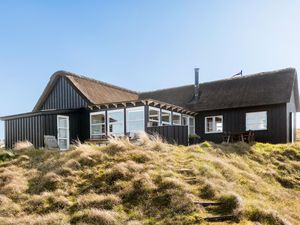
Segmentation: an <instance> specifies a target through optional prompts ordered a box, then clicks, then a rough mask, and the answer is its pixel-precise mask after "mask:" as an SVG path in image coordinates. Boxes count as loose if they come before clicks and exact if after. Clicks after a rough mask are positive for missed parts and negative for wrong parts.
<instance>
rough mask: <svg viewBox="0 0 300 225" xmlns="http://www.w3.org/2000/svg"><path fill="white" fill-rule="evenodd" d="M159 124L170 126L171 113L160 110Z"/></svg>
mask: <svg viewBox="0 0 300 225" xmlns="http://www.w3.org/2000/svg"><path fill="white" fill-rule="evenodd" d="M161 124H162V125H163V126H165V125H171V112H170V111H167V110H161Z"/></svg>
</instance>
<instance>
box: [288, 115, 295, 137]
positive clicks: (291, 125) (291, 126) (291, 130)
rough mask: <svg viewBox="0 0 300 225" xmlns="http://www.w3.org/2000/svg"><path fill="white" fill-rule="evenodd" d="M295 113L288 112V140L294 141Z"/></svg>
mask: <svg viewBox="0 0 300 225" xmlns="http://www.w3.org/2000/svg"><path fill="white" fill-rule="evenodd" d="M294 117H295V114H294V113H292V112H290V113H289V142H292V143H294V142H295V118H294Z"/></svg>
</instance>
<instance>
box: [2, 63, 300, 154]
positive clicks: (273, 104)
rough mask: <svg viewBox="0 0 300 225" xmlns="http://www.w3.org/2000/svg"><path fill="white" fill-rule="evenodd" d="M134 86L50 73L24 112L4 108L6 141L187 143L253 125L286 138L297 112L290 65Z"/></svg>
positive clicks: (264, 138)
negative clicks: (150, 139) (157, 86)
mask: <svg viewBox="0 0 300 225" xmlns="http://www.w3.org/2000/svg"><path fill="white" fill-rule="evenodd" d="M198 73H199V71H198V69H195V83H194V85H187V86H181V87H175V88H168V89H162V90H157V91H151V92H141V93H139V92H135V91H131V90H128V89H125V88H121V87H118V86H114V85H111V84H108V83H104V82H101V81H97V80H94V79H90V78H87V77H84V76H80V75H76V74H74V73H70V72H66V71H58V72H56V73H54V74H53V75H52V77H51V79H50V81H49V83H48V85H47V87H46V88H45V90H44V92H43V93H42V95H41V97H40V98H39V100H38V102H37V104H36V105H35V107H34V109H33V111H32V112H30V113H24V114H19V115H11V116H5V117H2V118H1V119H2V120H4V121H5V146H6V148H12V147H13V145H14V143H16V142H17V141H22V140H29V141H31V142H32V143H33V144H34V145H35V146H36V147H37V148H40V147H43V146H44V136H45V135H52V136H55V137H56V138H57V140H58V143H59V147H60V149H62V150H65V149H68V148H69V144H70V143H71V142H72V141H74V140H76V139H80V140H81V141H85V140H98V139H102V138H104V137H106V136H109V135H113V136H123V135H129V136H134V135H135V134H136V133H138V132H141V131H146V132H148V133H149V132H150V133H151V132H152V133H153V132H157V133H159V134H161V135H162V136H164V137H166V138H170V137H171V138H173V139H174V140H175V141H176V142H177V143H179V144H187V139H188V135H193V134H198V135H199V136H200V137H201V140H209V141H214V142H221V141H222V138H223V134H224V133H228V132H244V131H247V130H252V131H253V132H254V133H255V139H256V140H257V141H261V142H270V143H286V142H293V141H294V140H295V137H296V128H295V124H296V116H295V115H296V112H299V110H300V105H299V92H298V81H297V73H296V70H295V69H293V68H287V69H282V70H277V71H271V72H262V73H257V74H253V75H246V76H240V77H234V78H229V79H223V80H218V81H212V82H207V83H200V84H199V82H198V80H199V75H198Z"/></svg>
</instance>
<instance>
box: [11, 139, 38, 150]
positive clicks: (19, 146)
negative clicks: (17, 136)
mask: <svg viewBox="0 0 300 225" xmlns="http://www.w3.org/2000/svg"><path fill="white" fill-rule="evenodd" d="M13 149H14V150H15V151H24V150H33V149H34V146H33V144H32V143H31V142H30V141H19V142H17V143H16V144H15V145H14V147H13Z"/></svg>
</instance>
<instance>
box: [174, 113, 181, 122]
mask: <svg viewBox="0 0 300 225" xmlns="http://www.w3.org/2000/svg"><path fill="white" fill-rule="evenodd" d="M173 124H174V125H181V116H180V115H179V114H174V113H173Z"/></svg>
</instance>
